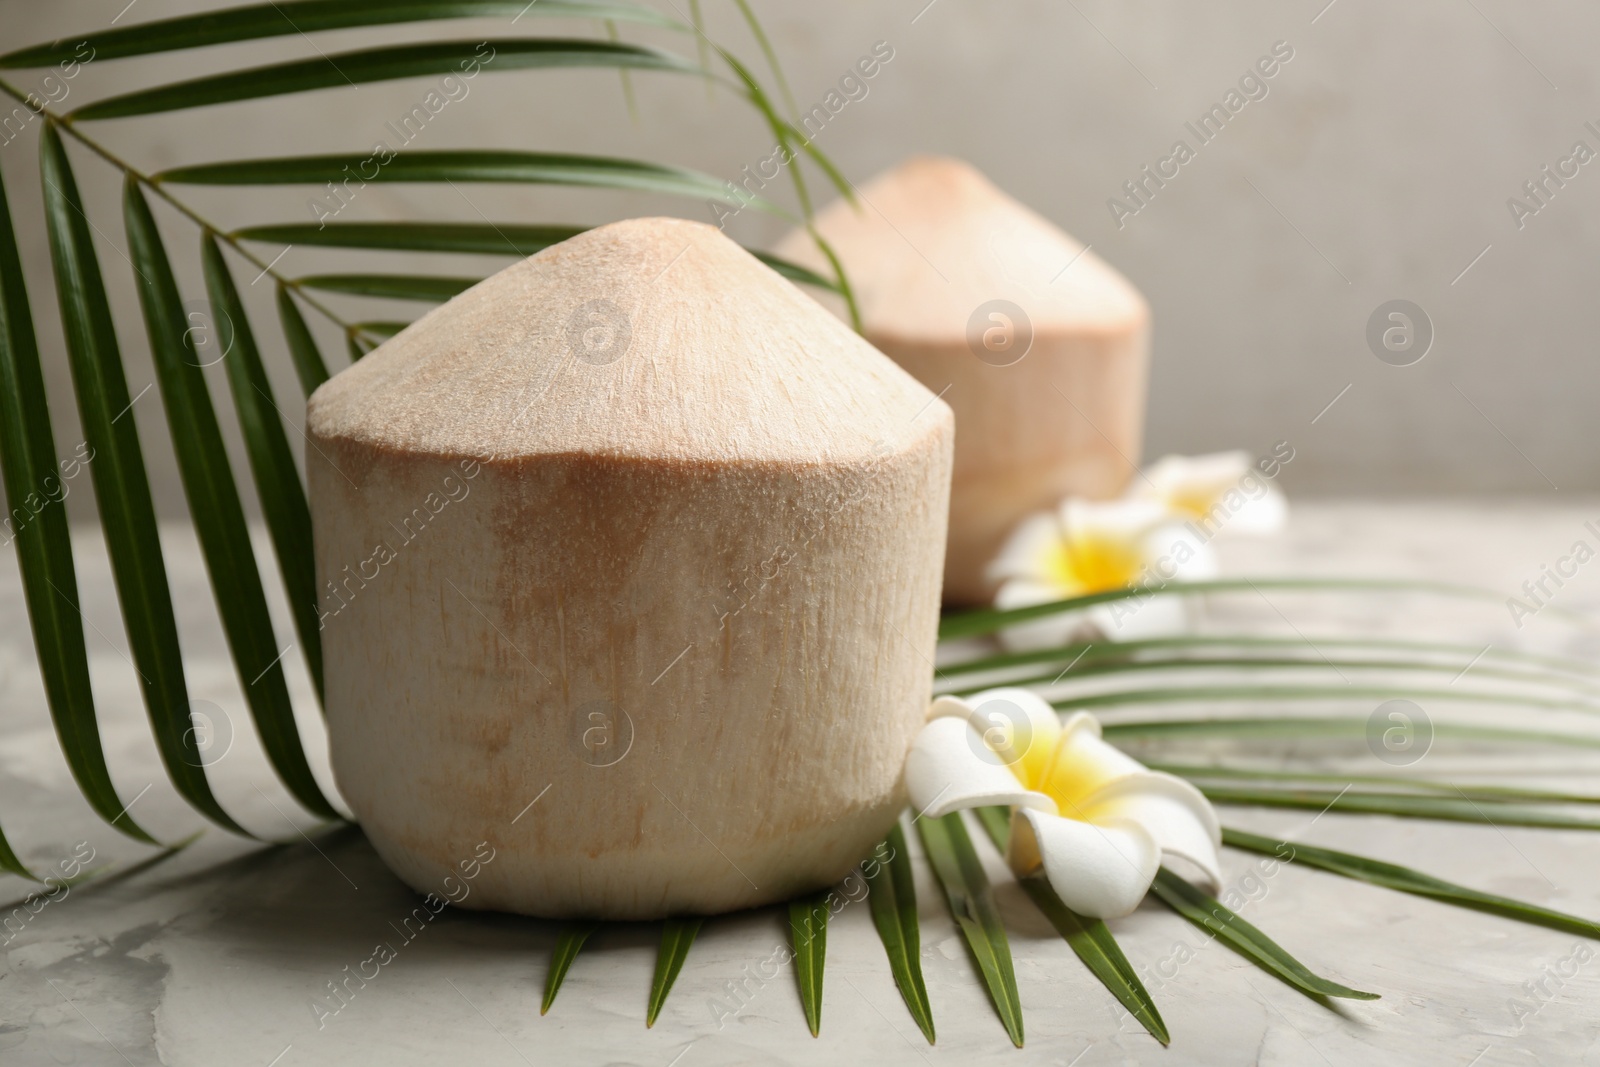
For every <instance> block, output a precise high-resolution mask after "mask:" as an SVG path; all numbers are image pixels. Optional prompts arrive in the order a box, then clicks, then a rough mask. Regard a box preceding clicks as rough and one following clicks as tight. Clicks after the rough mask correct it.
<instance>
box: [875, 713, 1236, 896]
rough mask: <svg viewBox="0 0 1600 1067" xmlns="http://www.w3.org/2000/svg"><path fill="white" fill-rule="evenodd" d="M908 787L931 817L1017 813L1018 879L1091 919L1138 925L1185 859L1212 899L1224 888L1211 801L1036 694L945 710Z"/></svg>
mask: <svg viewBox="0 0 1600 1067" xmlns="http://www.w3.org/2000/svg"><path fill="white" fill-rule="evenodd" d="M906 786H907V788H908V789H909V791H910V793H911V803H912V805H913V806H914V807H915V809H916V810H917V811H918V812H919V813H920V814H921V815H922V816H924V817H930V818H937V817H939V816H941V815H948V814H949V813H951V812H953V811H959V810H961V809H964V808H974V807H980V806H984V805H991V804H1003V805H1008V806H1010V807H1011V808H1012V816H1011V843H1010V847H1009V848H1008V849H1007V851H1006V862H1007V863H1008V864H1010V866H1011V870H1012V872H1013V873H1015V874H1016V875H1017V877H1019V878H1023V877H1027V876H1029V875H1035V874H1038V873H1040V872H1041V871H1042V872H1043V873H1044V876H1045V878H1046V879H1047V880H1048V881H1049V882H1050V887H1051V888H1052V889H1054V890H1055V891H1056V895H1057V896H1059V897H1060V898H1061V899H1062V901H1063V902H1064V903H1065V904H1066V905H1067V907H1069V908H1071V909H1072V910H1073V911H1075V912H1078V913H1079V914H1080V915H1089V916H1093V917H1095V918H1099V919H1111V918H1116V917H1117V916H1121V915H1127V914H1128V913H1129V912H1131V911H1133V910H1134V909H1135V908H1136V907H1138V906H1139V901H1141V900H1143V899H1144V895H1145V893H1146V892H1148V891H1149V889H1150V883H1151V882H1153V881H1154V880H1155V876H1156V871H1157V870H1158V869H1159V868H1160V867H1161V865H1162V863H1163V862H1164V861H1166V860H1169V859H1172V858H1174V857H1176V858H1179V859H1182V860H1184V861H1186V862H1187V863H1188V864H1190V865H1192V867H1193V868H1195V869H1196V870H1198V872H1199V873H1200V875H1201V878H1202V880H1203V881H1204V882H1205V883H1207V884H1206V888H1207V889H1208V890H1209V891H1210V892H1212V893H1215V892H1217V891H1218V888H1219V887H1220V885H1221V881H1222V875H1221V872H1220V871H1219V870H1218V868H1217V849H1218V847H1219V846H1220V845H1221V843H1222V831H1221V828H1220V827H1219V826H1218V823H1217V816H1216V812H1215V811H1213V810H1212V807H1211V804H1210V802H1208V801H1207V800H1206V798H1205V797H1203V796H1201V795H1200V791H1199V790H1197V789H1195V787H1194V786H1192V785H1190V784H1189V783H1188V782H1185V781H1183V780H1182V779H1180V778H1174V777H1173V776H1172V775H1170V774H1162V773H1160V772H1158V771H1152V770H1149V769H1148V768H1146V767H1145V766H1144V765H1143V764H1142V763H1140V762H1138V761H1137V760H1135V759H1133V758H1132V757H1130V756H1128V755H1126V754H1124V753H1122V752H1120V751H1118V750H1117V749H1115V748H1113V747H1112V746H1111V745H1109V744H1107V743H1106V742H1105V741H1104V740H1103V739H1102V738H1101V736H1100V722H1099V720H1097V719H1096V718H1095V717H1094V716H1093V715H1090V714H1089V713H1088V712H1083V711H1080V712H1077V713H1075V714H1074V715H1072V716H1071V717H1070V718H1068V719H1067V721H1066V722H1065V723H1063V722H1062V721H1061V719H1060V717H1059V716H1058V715H1057V714H1056V711H1055V709H1054V708H1052V707H1051V706H1050V705H1049V704H1048V703H1046V702H1045V700H1044V699H1043V698H1042V697H1040V696H1039V695H1038V694H1037V693H1033V692H1030V691H1028V690H1026V689H990V690H987V691H985V692H982V693H978V694H976V695H974V696H972V697H969V698H967V699H965V700H963V699H960V698H957V697H948V696H947V697H940V698H938V699H937V700H935V701H934V702H933V705H932V706H931V707H930V708H929V709H928V723H927V725H926V726H924V727H923V728H922V732H921V733H919V734H918V735H917V739H916V741H915V742H913V743H912V746H911V754H910V755H909V756H908V757H907V758H906Z"/></svg>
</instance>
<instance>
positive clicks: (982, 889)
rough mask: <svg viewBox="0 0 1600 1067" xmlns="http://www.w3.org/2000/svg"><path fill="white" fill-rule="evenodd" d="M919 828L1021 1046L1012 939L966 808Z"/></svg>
mask: <svg viewBox="0 0 1600 1067" xmlns="http://www.w3.org/2000/svg"><path fill="white" fill-rule="evenodd" d="M917 831H918V833H919V834H920V835H921V837H922V847H923V849H924V850H925V851H926V852H927V854H928V862H929V864H930V865H931V866H932V867H933V873H934V874H935V875H936V876H937V877H938V879H939V884H940V885H941V886H942V887H943V888H944V895H945V901H946V903H948V904H949V905H950V915H951V917H953V918H954V919H955V921H956V925H957V926H959V927H961V933H962V934H963V935H965V937H966V939H967V947H968V948H969V949H971V950H972V959H973V962H975V963H976V964H977V965H978V970H979V972H980V973H981V974H982V975H983V981H984V984H985V985H986V986H988V989H989V1000H990V1001H991V1002H992V1003H993V1004H994V1010H995V1011H996V1012H997V1013H998V1014H999V1016H1000V1021H1001V1022H1002V1023H1004V1024H1005V1028H1006V1033H1007V1034H1009V1035H1010V1036H1011V1043H1012V1044H1013V1045H1016V1046H1017V1047H1018V1048H1021V1047H1022V1001H1021V999H1020V998H1019V997H1018V996H1017V976H1016V972H1015V969H1014V968H1013V967H1012V963H1011V943H1010V942H1009V941H1007V940H1006V929H1005V924H1004V923H1002V922H1001V921H1000V909H999V907H998V906H997V905H996V904H995V901H994V891H993V890H992V889H990V887H989V878H988V876H987V875H985V874H984V873H983V864H982V862H980V861H979V859H978V853H977V852H976V851H975V850H974V849H973V847H972V838H971V837H969V836H967V827H966V824H965V823H963V822H962V820H961V812H959V811H956V812H951V813H950V814H949V815H946V816H944V817H943V818H939V819H931V818H921V819H918V820H917Z"/></svg>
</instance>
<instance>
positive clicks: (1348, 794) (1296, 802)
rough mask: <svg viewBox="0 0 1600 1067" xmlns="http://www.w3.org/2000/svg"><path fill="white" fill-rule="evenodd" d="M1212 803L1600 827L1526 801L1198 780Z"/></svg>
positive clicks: (1566, 827)
mask: <svg viewBox="0 0 1600 1067" xmlns="http://www.w3.org/2000/svg"><path fill="white" fill-rule="evenodd" d="M1199 788H1200V791H1201V792H1202V793H1204V794H1205V795H1206V797H1207V799H1209V800H1210V801H1212V803H1215V804H1235V805H1240V806H1244V807H1256V808H1299V809H1309V810H1312V811H1341V812H1346V813H1350V812H1355V813H1360V814H1363V815H1394V816H1398V817H1401V818H1407V819H1437V820H1440V821H1443V822H1470V823H1486V824H1488V825H1491V826H1532V827H1541V828H1544V829H1547V830H1600V820H1595V819H1582V818H1578V817H1576V816H1573V815H1563V814H1561V813H1559V812H1552V811H1545V810H1543V809H1541V808H1535V807H1530V806H1528V805H1526V804H1511V803H1506V802H1504V801H1495V800H1480V799H1476V798H1473V797H1470V796H1456V797H1449V796H1417V795H1415V794H1410V793H1382V792H1372V791H1366V790H1354V789H1343V790H1333V789H1261V788H1255V789H1251V788H1246V787H1241V786H1220V785H1209V784H1205V783H1200V786H1199Z"/></svg>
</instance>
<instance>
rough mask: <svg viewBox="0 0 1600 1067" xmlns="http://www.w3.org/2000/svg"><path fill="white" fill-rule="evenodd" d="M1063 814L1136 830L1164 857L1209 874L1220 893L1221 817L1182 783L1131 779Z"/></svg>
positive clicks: (1145, 775)
mask: <svg viewBox="0 0 1600 1067" xmlns="http://www.w3.org/2000/svg"><path fill="white" fill-rule="evenodd" d="M1062 814H1063V815H1064V816H1066V817H1068V818H1077V819H1085V820H1087V821H1089V822H1092V823H1094V824H1095V825H1097V826H1138V827H1139V828H1140V829H1142V830H1144V831H1145V833H1147V834H1149V835H1150V839H1151V840H1152V841H1154V842H1155V845H1156V848H1157V849H1158V850H1159V851H1160V852H1161V854H1162V856H1163V857H1166V856H1177V857H1179V858H1181V859H1184V860H1187V861H1188V862H1190V863H1192V864H1194V865H1195V866H1196V867H1198V868H1199V869H1200V870H1201V871H1203V872H1204V873H1205V876H1206V879H1207V880H1208V881H1209V882H1210V885H1209V886H1208V888H1209V889H1210V890H1211V891H1212V892H1216V891H1217V890H1218V889H1219V888H1220V887H1221V884H1222V872H1221V870H1220V868H1219V866H1218V863H1217V848H1218V846H1219V845H1221V843H1222V829H1221V827H1220V825H1219V824H1218V822H1217V813H1216V811H1215V810H1214V809H1213V808H1212V807H1211V803H1210V802H1209V801H1207V800H1206V798H1205V797H1204V796H1202V795H1201V793H1200V791H1199V790H1198V789H1196V788H1195V787H1194V786H1192V785H1190V784H1189V783H1188V782H1185V781H1184V780H1183V779H1181V778H1174V777H1173V776H1172V775H1170V774H1163V773H1161V772H1159V771H1143V772H1141V773H1139V774H1131V775H1128V776H1127V777H1125V778H1119V779H1117V780H1116V781H1114V782H1111V783H1109V784H1108V785H1106V786H1104V787H1103V788H1101V789H1100V790H1099V791H1097V792H1096V793H1095V794H1094V795H1092V796H1090V797H1089V798H1088V799H1087V800H1085V801H1082V802H1080V803H1079V804H1077V805H1076V806H1075V807H1067V808H1064V810H1063V812H1062Z"/></svg>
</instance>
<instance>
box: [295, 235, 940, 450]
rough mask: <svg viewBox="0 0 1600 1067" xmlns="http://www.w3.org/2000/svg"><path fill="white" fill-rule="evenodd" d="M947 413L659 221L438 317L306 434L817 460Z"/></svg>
mask: <svg viewBox="0 0 1600 1067" xmlns="http://www.w3.org/2000/svg"><path fill="white" fill-rule="evenodd" d="M931 403H932V394H931V393H930V392H929V391H928V390H927V389H925V388H924V387H923V386H922V385H920V384H919V383H918V382H917V381H916V380H915V379H914V378H912V377H911V376H910V375H908V374H907V373H905V372H904V371H902V370H901V369H900V368H899V367H897V366H896V365H895V364H894V363H893V362H892V361H890V360H889V359H888V358H887V357H885V356H884V355H882V354H881V353H879V352H878V351H877V350H876V349H874V348H873V347H872V346H871V345H869V344H868V343H867V342H865V341H863V340H862V339H861V338H860V337H858V336H856V334H854V333H853V332H851V330H850V329H849V328H848V327H846V326H845V325H844V324H843V323H841V322H839V321H838V320H837V319H835V318H834V317H833V316H831V315H829V314H828V313H827V312H825V311H824V310H823V309H822V308H820V307H819V306H818V305H817V304H816V303H815V302H814V301H812V300H810V299H808V298H807V297H806V296H804V295H803V294H802V293H800V292H799V291H798V290H797V289H795V288H794V286H793V285H791V284H790V283H789V282H787V281H785V280H784V279H783V278H781V277H779V276H778V275H777V274H775V273H774V272H773V271H772V270H770V269H769V268H767V267H766V266H765V265H763V264H762V263H761V262H760V261H758V260H757V259H756V258H755V257H753V256H751V255H750V254H749V253H748V252H746V251H744V250H743V249H742V248H740V247H739V246H738V245H736V244H734V243H733V242H732V241H730V240H728V238H726V237H724V236H723V235H722V233H721V232H720V231H718V230H717V229H715V228H713V227H711V226H707V225H704V224H703V223H697V222H688V221H685V220H682V219H670V218H646V219H631V220H628V221H625V222H618V223H613V224H611V225H609V226H601V227H599V228H597V229H593V230H589V231H587V232H585V233H582V234H579V235H578V236H576V237H573V238H572V239H570V240H568V241H564V242H562V243H561V244H558V245H554V246H552V247H550V248H547V249H545V250H544V251H542V252H540V253H539V254H538V255H536V256H533V257H532V258H531V259H527V260H524V261H522V262H521V263H518V264H516V265H514V266H511V267H508V268H506V269H505V270H503V271H501V272H500V273H498V274H496V275H494V276H493V277H491V278H488V279H486V280H484V281H483V282H481V283H479V284H478V285H475V286H473V287H472V288H471V289H469V290H467V291H466V292H464V293H462V294H461V295H459V296H457V297H456V298H455V299H453V300H451V301H450V302H449V303H447V304H444V305H443V306H441V307H438V308H435V309H434V310H433V311H431V312H429V313H428V314H427V315H424V316H423V317H422V318H421V319H419V320H418V321H417V322H415V323H413V324H412V325H411V326H410V327H408V328H407V329H405V330H404V331H402V332H401V333H399V334H397V335H396V336H395V337H393V338H392V339H390V340H389V341H387V342H386V343H384V344H383V345H381V346H379V347H378V348H377V349H375V350H374V351H373V352H372V353H370V354H369V355H367V356H366V357H365V358H364V359H362V360H361V361H360V362H358V363H356V364H355V365H354V366H352V367H350V368H349V369H347V370H345V371H344V372H343V373H341V374H339V375H337V376H335V377H334V378H333V379H331V380H330V381H328V382H327V383H326V384H324V385H323V386H322V387H321V388H320V389H318V390H317V391H316V393H315V394H314V395H313V396H312V397H311V402H310V413H309V417H308V422H309V424H310V425H311V427H312V429H313V431H314V432H315V433H316V434H317V436H319V437H322V438H324V439H329V438H332V439H351V440H356V441H362V442H366V443H370V444H375V445H378V446H379V447H384V448H389V449H394V450H396V451H402V452H415V453H436V454H444V455H460V456H485V455H492V456H495V457H499V458H506V459H515V458H517V457H523V456H538V455H549V454H553V453H566V454H574V453H575V454H593V455H600V456H618V457H635V458H641V459H659V460H669V461H673V460H676V461H690V462H694V461H713V462H715V461H729V462H749V461H757V462H759V461H779V462H796V463H811V462H824V461H835V462H836V461H841V460H851V459H857V458H864V457H868V456H872V455H877V454H881V453H883V452H884V451H886V450H887V449H886V446H888V447H891V448H894V449H896V450H898V449H899V448H900V447H901V446H903V445H904V444H906V443H908V442H909V440H910V439H913V438H916V437H920V436H921V435H922V434H924V433H926V432H928V431H929V430H930V429H932V428H934V427H937V426H939V425H940V424H941V423H943V422H946V421H947V420H948V419H949V418H950V416H949V413H948V410H947V409H945V408H944V405H943V404H938V405H936V408H937V411H938V412H942V413H943V418H942V419H941V418H939V417H937V416H936V415H935V416H934V417H930V416H929V415H928V414H925V415H922V416H921V417H920V418H918V414H919V412H921V411H923V409H925V408H928V407H929V406H930V404H931ZM930 414H932V413H931V412H930ZM913 420H916V424H915V425H914V424H913Z"/></svg>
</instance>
